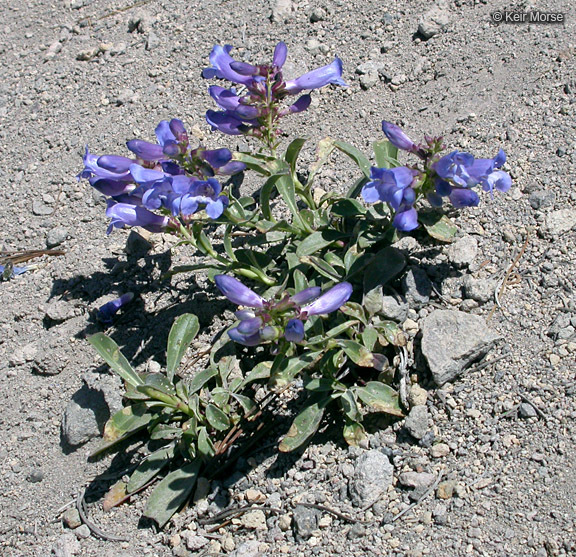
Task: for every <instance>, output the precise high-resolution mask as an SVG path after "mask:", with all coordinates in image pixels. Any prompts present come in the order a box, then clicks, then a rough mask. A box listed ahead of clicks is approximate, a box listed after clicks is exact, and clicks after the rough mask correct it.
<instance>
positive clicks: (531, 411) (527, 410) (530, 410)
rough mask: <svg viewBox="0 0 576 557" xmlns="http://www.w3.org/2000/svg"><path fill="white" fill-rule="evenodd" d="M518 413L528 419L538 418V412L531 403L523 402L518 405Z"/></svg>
mask: <svg viewBox="0 0 576 557" xmlns="http://www.w3.org/2000/svg"><path fill="white" fill-rule="evenodd" d="M518 415H519V416H520V417H521V418H524V419H525V420H527V419H528V418H536V417H537V416H538V413H537V412H536V409H535V408H534V406H532V405H531V404H530V403H528V402H523V403H522V404H520V406H519V407H518Z"/></svg>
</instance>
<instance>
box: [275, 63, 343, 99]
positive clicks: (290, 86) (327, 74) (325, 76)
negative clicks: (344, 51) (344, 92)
mask: <svg viewBox="0 0 576 557" xmlns="http://www.w3.org/2000/svg"><path fill="white" fill-rule="evenodd" d="M329 83H332V84H334V85H340V86H342V87H347V84H346V83H345V82H344V80H343V79H342V60H340V58H335V59H334V61H333V62H332V63H331V64H328V65H327V66H322V67H321V68H318V69H316V70H312V71H311V72H308V73H306V74H304V75H301V76H300V77H298V78H296V79H292V80H291V81H287V82H286V84H285V86H284V89H285V90H286V91H288V93H290V94H291V95H297V94H298V93H300V92H301V91H304V90H311V89H320V88H321V87H324V86H325V85H328V84H329Z"/></svg>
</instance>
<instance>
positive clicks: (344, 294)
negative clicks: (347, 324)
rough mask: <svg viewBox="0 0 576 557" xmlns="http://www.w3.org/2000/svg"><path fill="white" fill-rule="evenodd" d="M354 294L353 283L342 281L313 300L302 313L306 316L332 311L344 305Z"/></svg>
mask: <svg viewBox="0 0 576 557" xmlns="http://www.w3.org/2000/svg"><path fill="white" fill-rule="evenodd" d="M351 295H352V285H351V284H350V283H349V282H341V283H339V284H337V285H336V286H333V287H332V288H330V290H328V292H325V293H324V294H322V296H320V298H318V299H317V300H315V301H314V302H312V303H311V304H309V305H307V306H304V307H303V308H302V314H304V315H306V316H310V315H321V314H325V313H332V312H333V311H336V310H337V309H339V308H340V307H341V306H343V305H344V304H345V303H346V302H347V301H348V299H349V298H350V296H351Z"/></svg>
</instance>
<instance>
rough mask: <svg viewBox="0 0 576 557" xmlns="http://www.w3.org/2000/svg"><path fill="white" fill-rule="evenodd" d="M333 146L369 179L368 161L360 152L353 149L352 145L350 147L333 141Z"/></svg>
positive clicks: (347, 144)
mask: <svg viewBox="0 0 576 557" xmlns="http://www.w3.org/2000/svg"><path fill="white" fill-rule="evenodd" d="M334 145H335V147H336V148H337V149H339V150H340V151H342V152H343V153H344V154H345V155H348V156H349V157H350V158H351V159H352V160H353V161H354V162H355V163H356V164H357V165H358V168H360V170H361V171H362V173H363V174H364V176H366V177H367V178H369V177H370V166H371V165H370V161H369V160H368V159H367V158H366V156H365V155H364V153H362V151H360V150H359V149H357V148H356V147H354V145H350V144H349V143H346V142H344V141H335V142H334Z"/></svg>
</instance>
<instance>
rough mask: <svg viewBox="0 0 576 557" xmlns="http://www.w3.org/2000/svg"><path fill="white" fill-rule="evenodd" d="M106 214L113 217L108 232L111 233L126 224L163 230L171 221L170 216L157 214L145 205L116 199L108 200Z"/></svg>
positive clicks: (146, 228) (154, 230)
mask: <svg viewBox="0 0 576 557" xmlns="http://www.w3.org/2000/svg"><path fill="white" fill-rule="evenodd" d="M106 216H107V217H110V218H111V219H112V221H111V222H110V225H109V226H108V230H107V234H110V232H112V230H113V229H114V228H124V226H140V227H142V228H144V229H145V230H148V231H149V232H162V231H163V230H164V229H165V228H166V226H167V225H168V222H169V221H168V217H163V216H161V215H157V214H155V213H153V212H152V211H149V210H148V209H145V208H144V207H139V206H137V205H131V204H128V203H117V202H116V201H114V200H109V201H108V208H107V209H106Z"/></svg>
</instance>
